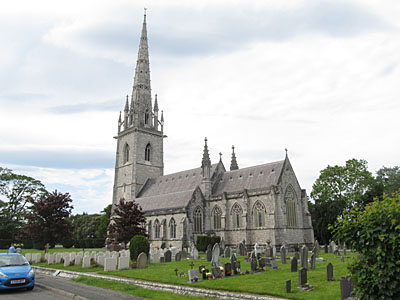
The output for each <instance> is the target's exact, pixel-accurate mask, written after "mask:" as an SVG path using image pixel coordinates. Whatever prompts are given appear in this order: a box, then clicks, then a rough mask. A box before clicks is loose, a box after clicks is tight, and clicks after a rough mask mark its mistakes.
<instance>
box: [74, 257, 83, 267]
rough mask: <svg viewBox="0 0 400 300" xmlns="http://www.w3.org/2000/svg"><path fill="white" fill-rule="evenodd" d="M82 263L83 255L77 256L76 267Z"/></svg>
mask: <svg viewBox="0 0 400 300" xmlns="http://www.w3.org/2000/svg"><path fill="white" fill-rule="evenodd" d="M81 263H82V255H77V256H76V257H75V266H80V265H81Z"/></svg>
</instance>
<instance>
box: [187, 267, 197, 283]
mask: <svg viewBox="0 0 400 300" xmlns="http://www.w3.org/2000/svg"><path fill="white" fill-rule="evenodd" d="M188 275H189V281H190V282H197V281H198V280H199V278H200V274H199V270H197V269H191V270H189V271H188Z"/></svg>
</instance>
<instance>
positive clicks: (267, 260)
mask: <svg viewBox="0 0 400 300" xmlns="http://www.w3.org/2000/svg"><path fill="white" fill-rule="evenodd" d="M271 260H272V259H271V258H268V257H265V258H264V263H265V266H266V267H272V264H271Z"/></svg>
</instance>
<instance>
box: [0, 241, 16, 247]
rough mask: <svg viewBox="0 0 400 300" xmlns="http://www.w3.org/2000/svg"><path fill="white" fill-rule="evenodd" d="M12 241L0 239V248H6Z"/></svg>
mask: <svg viewBox="0 0 400 300" xmlns="http://www.w3.org/2000/svg"><path fill="white" fill-rule="evenodd" d="M13 242H14V241H13V240H12V239H0V249H8V248H9V247H10V245H11V243H13Z"/></svg>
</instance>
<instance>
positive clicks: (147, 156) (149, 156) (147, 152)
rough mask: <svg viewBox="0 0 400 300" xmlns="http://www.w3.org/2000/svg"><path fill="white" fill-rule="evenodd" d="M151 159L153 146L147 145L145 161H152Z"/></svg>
mask: <svg viewBox="0 0 400 300" xmlns="http://www.w3.org/2000/svg"><path fill="white" fill-rule="evenodd" d="M150 158H151V146H150V143H149V144H147V146H146V149H145V151H144V160H145V161H150Z"/></svg>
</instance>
